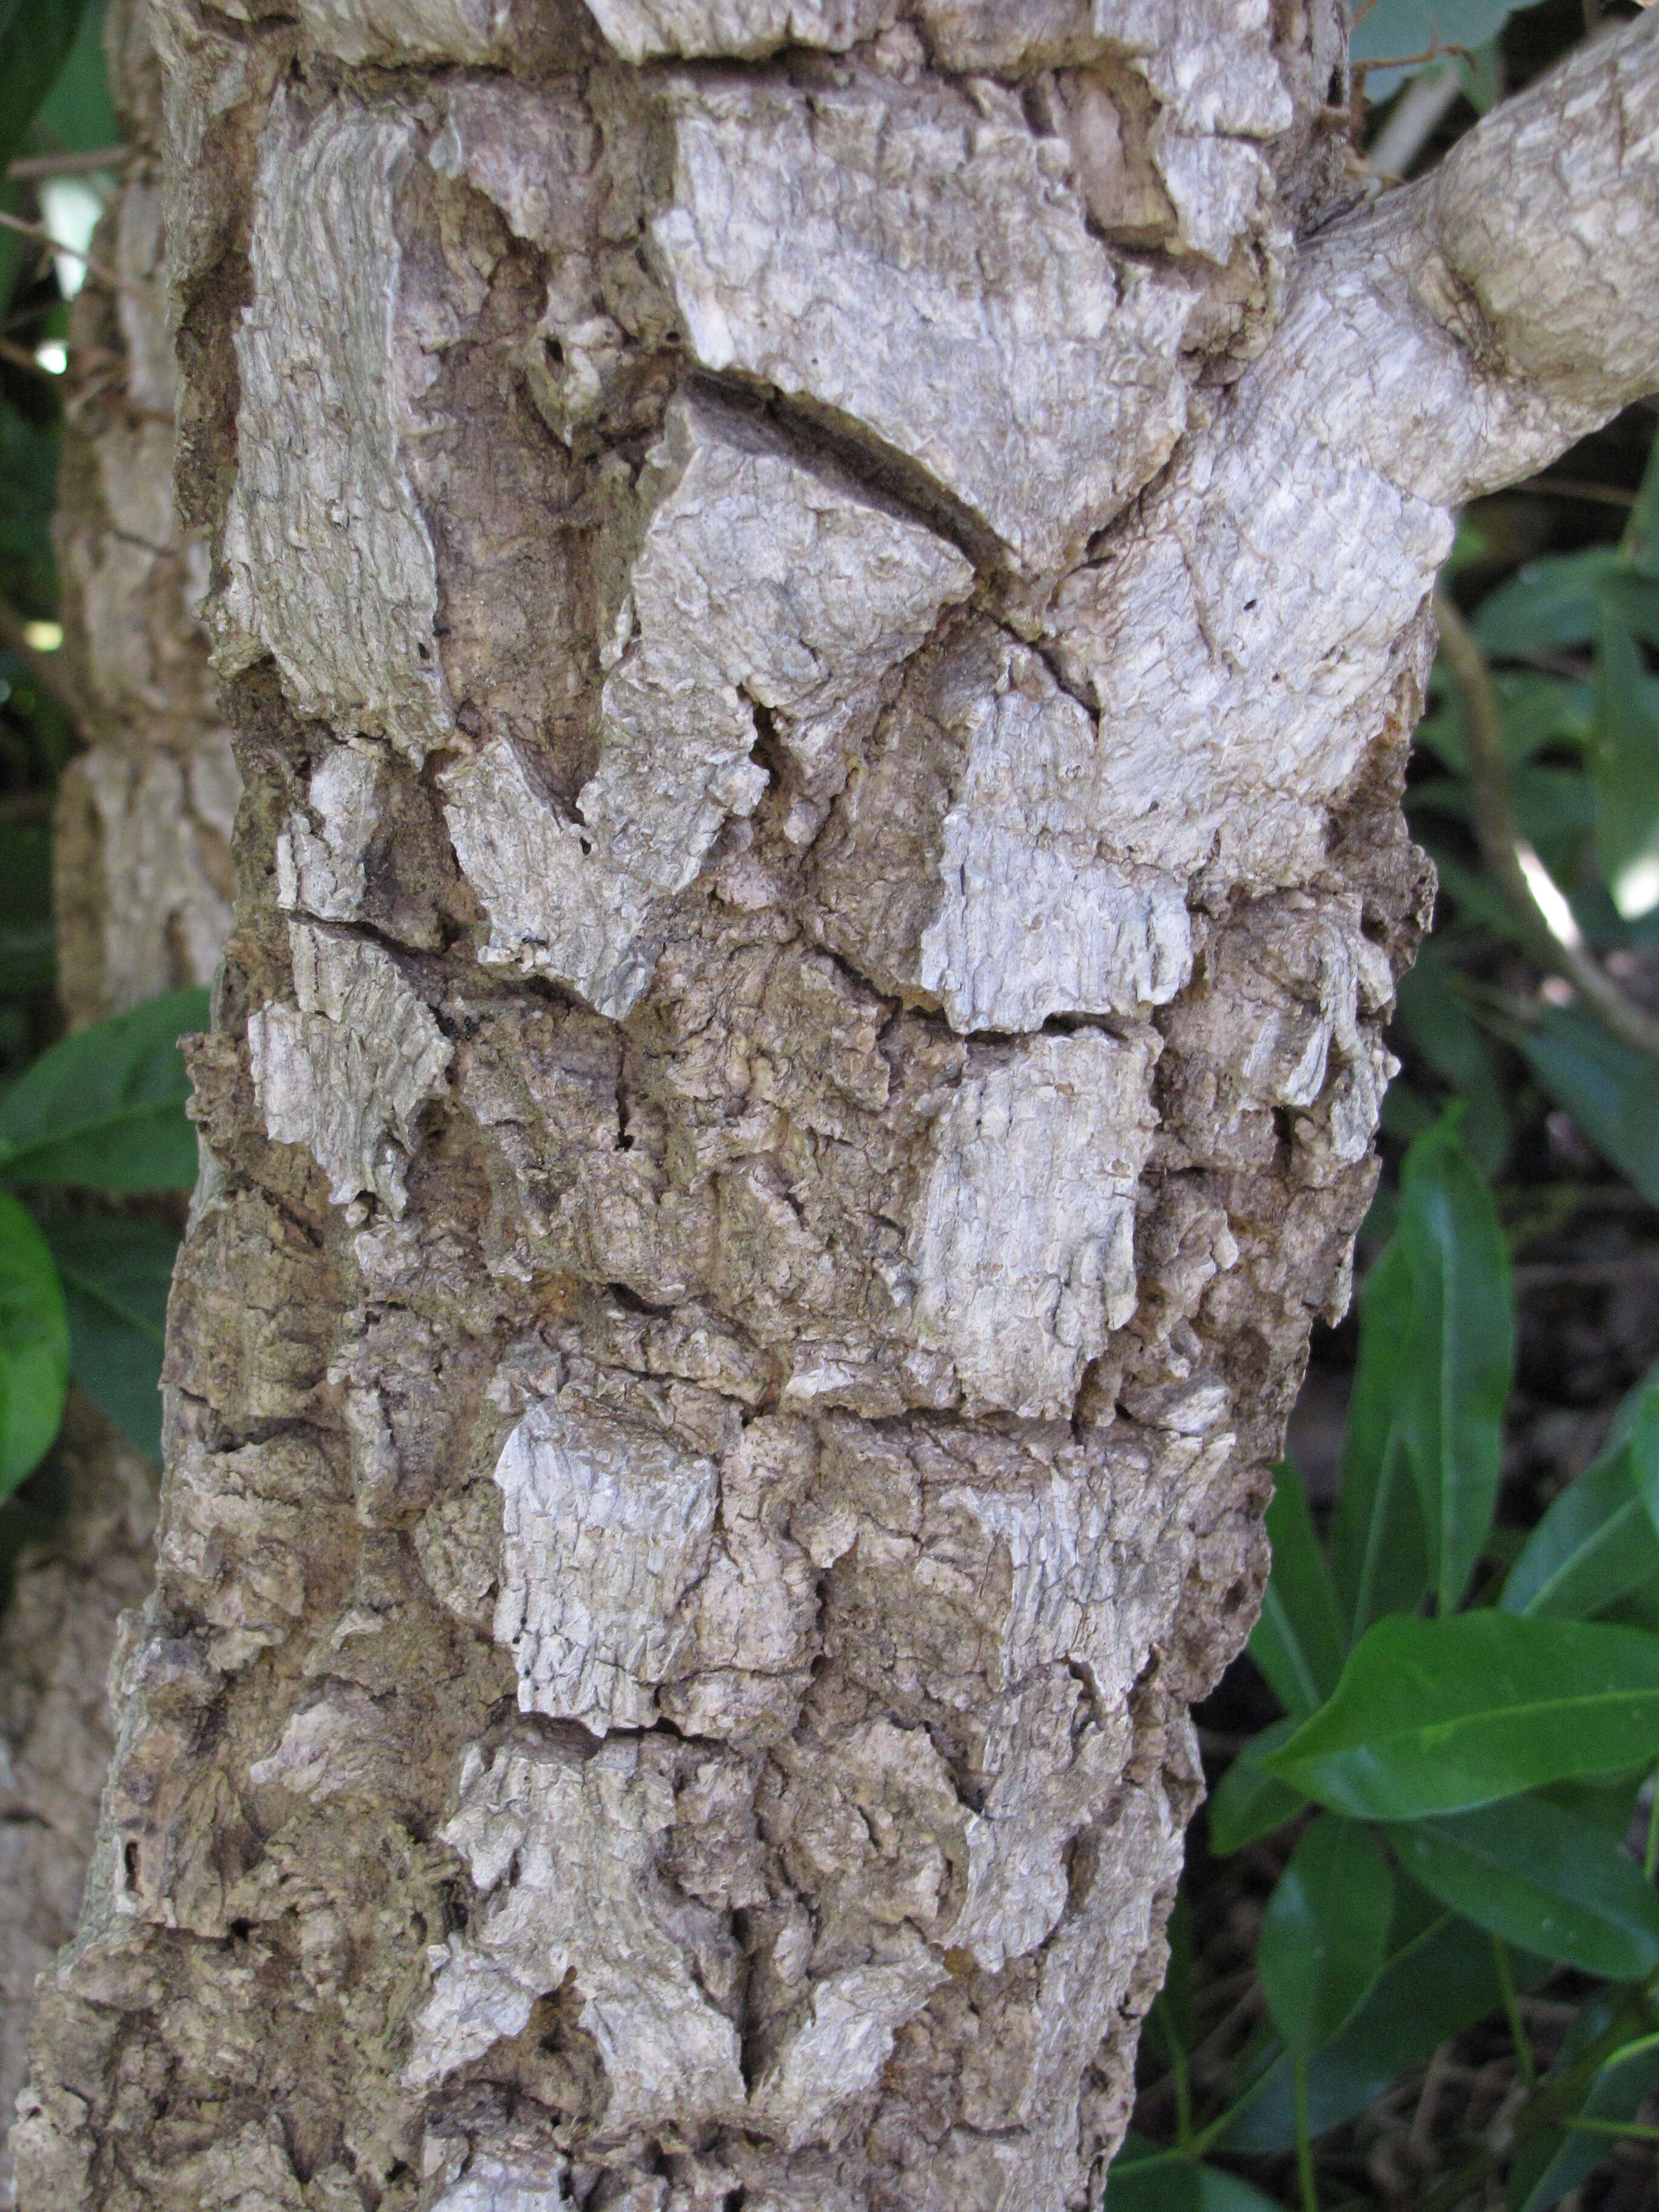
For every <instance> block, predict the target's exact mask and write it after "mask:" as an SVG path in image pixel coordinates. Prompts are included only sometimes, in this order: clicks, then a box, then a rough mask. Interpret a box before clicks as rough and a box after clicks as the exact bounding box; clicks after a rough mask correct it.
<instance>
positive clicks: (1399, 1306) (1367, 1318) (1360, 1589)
mask: <svg viewBox="0 0 1659 2212" xmlns="http://www.w3.org/2000/svg"><path fill="white" fill-rule="evenodd" d="M1411 1325H1412V1278H1411V1263H1410V1261H1409V1259H1408V1257H1407V1255H1406V1253H1405V1252H1404V1251H1403V1250H1402V1249H1401V1247H1400V1245H1399V1244H1398V1243H1390V1244H1389V1246H1388V1247H1387V1248H1386V1249H1384V1251H1383V1253H1382V1254H1381V1255H1379V1257H1378V1258H1377V1260H1376V1262H1375V1264H1374V1265H1373V1266H1372V1267H1371V1269H1370V1273H1368V1274H1367V1276H1366V1278H1365V1282H1364V1288H1363V1290H1362V1291H1361V1292H1360V1295H1359V1362H1358V1366H1357V1367H1356V1369H1355V1370H1354V1380H1353V1389H1352V1395H1350V1397H1349V1400H1348V1419H1347V1426H1346V1431H1344V1435H1343V1439H1342V1473H1341V1480H1340V1484H1339V1486H1338V1488H1337V1493H1336V1510H1335V1513H1334V1516H1333V1517H1332V1522H1331V1553H1332V1564H1333V1567H1334V1573H1335V1580H1336V1588H1337V1593H1338V1595H1339V1597H1340V1601H1341V1603H1342V1607H1343V1610H1344V1612H1345V1613H1346V1616H1347V1621H1348V1632H1349V1638H1350V1640H1351V1641H1357V1640H1358V1638H1359V1637H1361V1636H1363V1635H1364V1632H1365V1631H1366V1630H1367V1629H1368V1628H1369V1627H1370V1625H1371V1623H1372V1622H1373V1621H1374V1620H1380V1619H1382V1617H1383V1614H1385V1613H1413V1612H1415V1610H1416V1608H1417V1604H1418V1601H1419V1599H1420V1598H1421V1597H1422V1595H1423V1593H1424V1591H1425V1589H1427V1588H1428V1586H1429V1565H1428V1549H1427V1541H1426V1539H1425V1535H1424V1533H1423V1515H1422V1510H1421V1508H1420V1507H1419V1504H1418V1499H1417V1486H1416V1483H1415V1482H1414V1480H1413V1477H1412V1473H1411V1468H1410V1466H1409V1464H1408V1462H1407V1457H1406V1437H1405V1425H1404V1420H1403V1417H1402V1416H1403V1400H1404V1396H1405V1390H1406V1383H1405V1362H1406V1357H1407V1350H1408V1347H1409V1342H1410V1337H1411Z"/></svg>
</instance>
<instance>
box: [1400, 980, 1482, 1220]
mask: <svg viewBox="0 0 1659 2212" xmlns="http://www.w3.org/2000/svg"><path fill="white" fill-rule="evenodd" d="M1395 1020H1396V1022H1397V1024H1398V1025H1399V1028H1400V1030H1401V1034H1402V1036H1404V1037H1405V1038H1406V1040H1407V1043H1409V1044H1410V1046H1411V1047H1412V1048H1413V1051H1414V1052H1419V1053H1420V1054H1422V1056H1423V1058H1424V1059H1425V1060H1427V1062H1428V1063H1429V1066H1431V1068H1432V1069H1433V1070H1434V1072H1435V1073H1436V1074H1437V1075H1438V1076H1440V1077H1441V1078H1443V1080H1444V1081H1446V1082H1447V1083H1449V1084H1450V1085H1452V1087H1453V1089H1454V1090H1455V1091H1456V1092H1457V1095H1458V1097H1460V1098H1462V1101H1463V1109H1464V1110H1463V1133H1464V1137H1465V1139H1466V1140H1467V1141H1468V1148H1469V1152H1470V1154H1471V1156H1472V1157H1473V1158H1474V1161H1475V1163H1476V1164H1477V1165H1478V1166H1479V1167H1480V1170H1481V1171H1482V1173H1483V1174H1486V1175H1488V1176H1495V1175H1497V1174H1498V1171H1499V1170H1500V1169H1501V1168H1502V1167H1503V1164H1504V1156H1505V1155H1506V1153H1507V1152H1508V1151H1509V1148H1510V1123H1509V1112H1508V1109H1507V1108H1506V1107H1505V1105H1504V1085H1503V1083H1502V1081H1501V1079H1499V1076H1498V1063H1497V1061H1496V1060H1494V1059H1493V1057H1492V1047H1491V1046H1490V1045H1489V1044H1488V1043H1487V1042H1486V1038H1485V1036H1483V1035H1482V1034H1481V1032H1480V1029H1479V1028H1478V1027H1477V1026H1476V1024H1474V1021H1472V1020H1471V1019H1470V1018H1469V1015H1468V1012H1466V1011H1465V1009H1464V1007H1463V1005H1462V1001H1461V1000H1459V998H1458V996H1457V992H1456V987H1455V982H1454V980H1453V970H1452V967H1451V963H1450V962H1449V961H1448V960H1447V959H1446V958H1445V957H1443V954H1442V953H1441V952H1440V951H1438V950H1437V947H1436V946H1435V944H1434V942H1433V939H1425V942H1424V944H1423V945H1422V946H1421V948H1420V949H1419V952H1418V956H1417V964H1416V965H1415V967H1413V968H1410V969H1407V972H1406V973H1405V974H1404V975H1402V976H1401V978H1400V984H1399V1004H1398V1006H1397V1008H1396V1011H1395Z"/></svg>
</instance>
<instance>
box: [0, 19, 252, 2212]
mask: <svg viewBox="0 0 1659 2212" xmlns="http://www.w3.org/2000/svg"><path fill="white" fill-rule="evenodd" d="M109 46H110V64H111V79H112V86H113V88H114V90H115V94H116V97H117V100H118V102H119V105H120V107H121V111H122V114H123V118H124V121H125V127H126V130H127V132H128V136H129V137H130V139H131V143H133V145H134V147H135V148H136V149H137V159H136V161H135V162H134V165H133V167H132V168H131V172H130V173H129V174H128V176H127V178H126V179H125V181H124V183H123V185H122V186H121V188H120V190H119V191H118V194H117V196H116V199H115V203H114V205H113V207H112V210H111V212H110V215H109V216H108V217H107V218H106V222H105V223H104V225H103V226H102V228H101V231H100V240H99V246H98V252H99V256H100V259H101V260H103V261H104V262H105V263H106V264H113V265H115V266H116V267H117V268H118V270H119V272H120V273H121V275H122V276H123V277H124V278H125V281H126V283H128V284H129V285H130V286H131V287H132V288H133V289H130V290H127V291H125V292H123V293H121V294H120V295H112V294H111V293H109V292H108V291H106V290H104V289H101V288H100V286H99V285H98V284H97V283H94V284H93V285H92V286H91V287H89V288H88V289H86V290H83V291H82V293H81V294H80V295H79V297H78V299H77V301H76V306H75V308H74V310H73V315H72V322H73V337H74V343H75V347H76V368H75V383H76V398H75V400H74V402H73V403H72V404H71V406H70V416H69V422H68V426H67V428H66V432H65V436H64V463H63V471H62V477H63V482H62V495H61V501H60V506H59V509H58V517H57V529H56V535H57V540H58V561H59V566H60V568H61V571H62V577H63V589H64V617H65V641H64V647H63V650H62V652H61V653H59V655H58V658H57V660H56V662H55V663H54V666H55V668H56V670H57V671H58V672H59V673H60V674H61V675H62V676H63V677H64V678H65V679H66V680H67V683H68V687H69V690H70V693H71V695H72V696H73V699H74V702H75V704H76V710H77V714H78V718H79V720H80V723H81V727H82V732H84V734H85V735H86V736H87V737H88V738H89V739H90V740H91V742H90V744H89V745H88V750H86V751H85V752H83V753H82V754H80V755H79V756H78V757H76V760H75V761H74V762H73V763H71V765H70V769H68V771H67V773H66V774H65V775H64V781H63V784H62V787H61V789H60V792H59V796H58V813H57V822H56V835H55V875H56V884H57V893H58V982H59V989H60V993H61V995H62V999H63V1002H64V1011H65V1012H66V1013H67V1015H68V1017H69V1019H70V1024H71V1025H72V1026H74V1027H77V1028H78V1027H80V1026H81V1025H82V1024H83V1023H86V1022H89V1021H96V1020H99V1019H100V1018H103V1017H104V1016H106V1015H108V1014H112V1013H118V1012H122V1011H124V1010H125V1008H126V1007H128V1006H133V1005H135V1004H136V1003H137V1001H138V1000H140V999H143V998H148V997H149V996H150V995H151V994H153V993H155V992H156V991H163V990H167V989H170V988H172V987H174V986H176V985H179V984H182V983H204V982H206V981H209V979H210V976H211V975H212V973H213V969H214V966H215V963H216V960H217V958H218V951H219V946H220V944H221V942H222V939H223V937H224V934H225V932H226V930H227V929H228V927H229V926H230V897H229V894H230V827H231V817H232V815H233V813H234V809H235V804H236V795H237V780H236V768H235V763H234V759H233V757H232V755H231V749H230V735H229V732H228V730H227V729H226V728H225V727H224V724H223V720H222V716H221V714H219V712H218V708H217V702H216V684H215V681H214V678H213V674H212V671H211V670H210V667H209V665H208V656H207V641H206V638H205V636H204V634H203V632H202V629H201V627H200V624H199V622H198V621H197V611H198V610H199V606H200V603H201V599H202V594H203V592H204V590H205V587H206V583H207V556H206V549H205V547H204V544H202V543H201V541H200V540H199V538H191V537H189V536H187V535H186V534H185V532H183V531H182V530H181V529H180V528H179V525H178V524H177V522H176V521H175V520H174V519H173V419H172V418H173V386H174V382H175V375H174V370H173V354H172V346H171V343H170V341H169V337H168V333H167V324H166V319H165V316H164V314H163V313H162V299H161V283H162V274H161V246H162V238H161V193H160V177H159V163H158V161H157V160H156V158H155V151H154V149H155V145H156V143H157V141H158V139H159V137H160V120H161V118H160V111H159V99H160V89H161V87H160V78H159V73H158V70H157V65H156V63H155V57H154V55H153V54H151V53H150V52H149V46H148V43H147V40H146V35H145V29H144V18H143V8H142V6H138V7H131V6H124V5H117V6H114V7H112V9H110V11H109ZM151 302H153V304H151ZM88 363H90V364H92V365H91V366H90V368H88ZM58 1469H59V1473H60V1474H61V1477H62V1480H63V1486H64V1501H65V1502H64V1511H63V1515H62V1518H61V1520H60V1521H59V1522H58V1526H57V1528H55V1530H54V1532H53V1534H52V1537H51V1539H50V1541H47V1542H46V1543H44V1544H41V1545H40V1546H37V1547H32V1548H31V1549H29V1550H28V1551H27V1552H26V1553H24V1554H23V1556H22V1557H21V1559H20V1560H19V1562H18V1566H17V1573H16V1579H15V1589H14V1591H13V1594H12V1596H11V1600H10V1602H9V1606H8V1607H7V1608H6V1611H5V1613H4V1616H3V1619H0V1757H3V1762H4V1763H3V1766H0V1774H3V1796H0V2205H11V2204H13V2203H15V2201H16V2197H15V2183H14V2177H13V2174H12V2168H11V2157H10V2153H9V2148H8V2147H7V2144H6V2135H7V2132H8V2128H9V2122H10V2119H11V2115H12V2112H13V2109H14V2107H15V2103H16V2099H17V2093H18V2091H19V2089H20V2088H21V2087H22V2085H23V2081H24V2080H25V2077H26V2074H27V2061H26V2055H25V2054H26V2046H27V2032H28V2023H29V2018H30V2015H31V2013H32V2011H33V2001H34V1987H35V1982H36V1979H37V1977H38V1976H39V1974H40V1971H41V1969H42V1968H43V1967H45V1966H49V1965H50V1963H51V1961H52V1955H53V1954H54V1953H55V1952H56V1951H57V1950H58V1948H59V1947H60V1946H61V1945H62V1944H63V1943H64V1942H66V1941H67V1940H68V1938H69V1936H70V1934H71V1933H72V1932H73V1930H74V1927H75V1923H76V1915H77V1913H78V1912H79V1910H80V1905H81V1887H82V1876H83V1875H84V1872H85V1869H86V1863H87V1858H88V1853H89V1851H90V1850H91V1848H92V1842H93V1836H94V1830H95V1828H96V1826H97V1819H98V1801H99V1796H100V1792H101V1790H102V1788H103V1783H104V1777H105V1774H106V1770H107V1768H108V1765H109V1759H110V1753H111V1751H112V1748H113V1745H114V1730H113V1728H112V1724H111V1718H110V1711H109V1699H108V1695H107V1687H106V1683H107V1676H108V1673H109V1662H110V1654H111V1651H112V1648H113V1645H114V1641H115V1632H116V1623H117V1620H118V1617H119V1615H120V1613H121V1612H122V1610H123V1608H124V1607H136V1606H137V1605H139V1604H141V1603H142V1601H143V1598H144V1595H145V1594H146V1592H147V1591H148V1589H149V1586H150V1583H151V1580H152V1577H153V1574H154V1559H153V1553H152V1548H151V1537H152V1532H153V1528H154V1523H155V1476H154V1474H153V1473H152V1471H151V1469H150V1468H149V1466H148V1465H147V1464H146V1462H144V1460H143V1458H142V1457H141V1456H140V1455H138V1454H137V1452H135V1451H134V1450H133V1449H131V1446H130V1445H128V1444H127V1443H125V1440H124V1439H123V1438H122V1437H121V1436H120V1435H119V1434H118V1431H116V1430H115V1429H113V1428H112V1426H111V1425H110V1424H109V1423H108V1422H107V1421H106V1420H105V1419H104V1418H103V1416H102V1415H101V1414H100V1413H99V1412H98V1411H97V1409H96V1407H94V1406H93V1405H92V1404H91V1403H90V1401H88V1400H87V1399H85V1398H82V1397H81V1396H80V1395H78V1394H76V1395H73V1396H72V1397H71V1401H70V1410H69V1413H68V1417H67V1420H66V1424H65V1427H64V1435H63V1437H62V1440H61V1442H60V1444H59V1448H58Z"/></svg>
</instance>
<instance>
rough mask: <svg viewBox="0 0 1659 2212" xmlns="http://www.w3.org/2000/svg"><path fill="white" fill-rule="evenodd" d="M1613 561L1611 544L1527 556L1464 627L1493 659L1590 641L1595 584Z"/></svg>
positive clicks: (1596, 612) (1596, 611)
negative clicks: (1533, 558) (1544, 556)
mask: <svg viewBox="0 0 1659 2212" xmlns="http://www.w3.org/2000/svg"><path fill="white" fill-rule="evenodd" d="M1618 567H1619V555H1618V552H1617V551H1616V550H1615V549H1614V548H1613V546H1611V545H1589V546H1586V547H1585V549H1584V550H1583V552H1580V553H1557V554H1553V555H1551V556H1549V557H1547V559H1545V560H1542V561H1528V562H1527V564H1526V566H1525V567H1524V568H1519V569H1517V570H1516V574H1514V575H1513V576H1511V577H1510V580H1509V581H1508V583H1506V584H1500V585H1499V586H1498V589H1497V590H1496V591H1495V592H1491V593H1489V594H1488V596H1487V597H1486V599H1485V600H1484V601H1483V602H1482V603H1481V606H1480V612H1479V613H1478V614H1477V615H1476V616H1475V617H1474V621H1473V622H1472V623H1470V625H1469V627H1470V628H1471V629H1473V630H1474V635H1475V638H1476V641H1477V642H1478V643H1479V644H1480V645H1481V646H1482V647H1484V648H1485V650H1486V653H1488V654H1489V655H1490V656H1491V657H1492V659H1494V660H1525V659H1528V657H1529V656H1530V655H1532V654H1534V653H1559V652H1560V651H1561V649H1562V648H1563V647H1571V646H1580V645H1593V644H1595V641H1596V639H1597V638H1598V637H1599V636H1600V635H1601V584H1602V581H1603V580H1604V579H1605V578H1606V577H1607V576H1609V575H1611V574H1613V572H1614V571H1615V570H1616V569H1617V568H1618Z"/></svg>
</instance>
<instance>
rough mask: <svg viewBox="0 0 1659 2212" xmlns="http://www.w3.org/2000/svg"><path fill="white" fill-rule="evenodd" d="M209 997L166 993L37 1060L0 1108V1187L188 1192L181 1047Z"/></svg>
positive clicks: (192, 1164) (198, 1025)
mask: <svg viewBox="0 0 1659 2212" xmlns="http://www.w3.org/2000/svg"><path fill="white" fill-rule="evenodd" d="M207 1020H208V994H207V993H206V992H205V991H169V992H168V993H167V994H166V995H165V996H164V997H162V998H159V999H150V1000H146V1002H145V1003H144V1004H143V1006H135V1007H134V1008H133V1010H132V1012H131V1013H129V1014H118V1015H117V1016H116V1018H114V1020H113V1021H108V1022H99V1023H98V1024H95V1025H94V1027H93V1028H91V1029H85V1030H76V1033H75V1035H74V1036H68V1037H65V1038H64V1041H63V1042H62V1043H61V1044H55V1045H53V1046H52V1049H51V1050H50V1051H49V1052H45V1053H42V1054H41V1055H40V1059H39V1060H36V1061H35V1063H34V1065H33V1067H31V1068H30V1069H29V1070H28V1072H27V1074H25V1075H22V1076H21V1077H20V1078H19V1079H18V1080H17V1081H16V1082H15V1084H13V1085H12V1086H11V1089H10V1090H9V1091H7V1092H6V1094H5V1096H4V1097H3V1098H0V1180H3V1181H4V1182H11V1183H73V1184H79V1185H81V1186H82V1187H83V1188H88V1189H94V1190H125V1191H131V1190H188V1189H189V1188H190V1187H191V1184H192V1183H193V1182H195V1180H196V1132H195V1130H194V1128H193V1127H191V1123H190V1122H189V1121H187V1120H186V1119H185V1099H186V1098H187V1097H189V1096H190V1078H189V1077H188V1075H186V1073H185V1063H184V1061H183V1060H182V1059H181V1058H180V1057H179V1051H178V1040H179V1037H180V1036H186V1035H188V1034H189V1033H190V1032H191V1030H199V1029H204V1028H205V1027H206V1025H207Z"/></svg>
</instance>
